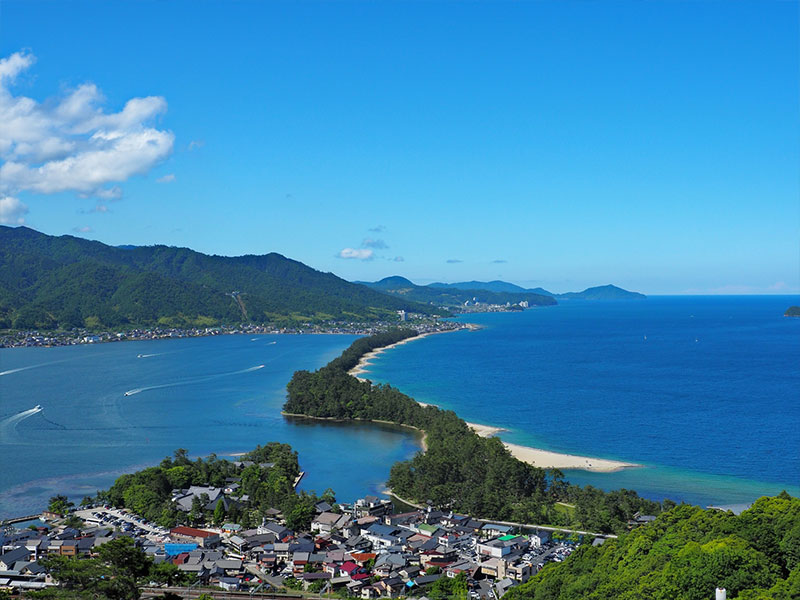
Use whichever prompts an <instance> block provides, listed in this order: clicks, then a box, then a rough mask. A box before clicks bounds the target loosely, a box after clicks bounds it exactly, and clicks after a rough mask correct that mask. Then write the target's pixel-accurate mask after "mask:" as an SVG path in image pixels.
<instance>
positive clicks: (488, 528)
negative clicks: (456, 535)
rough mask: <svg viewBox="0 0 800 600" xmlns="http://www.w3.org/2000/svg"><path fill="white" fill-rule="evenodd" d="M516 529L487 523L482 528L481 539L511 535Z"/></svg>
mask: <svg viewBox="0 0 800 600" xmlns="http://www.w3.org/2000/svg"><path fill="white" fill-rule="evenodd" d="M512 529H514V528H513V527H512V526H511V525H499V524H497V523H486V524H485V525H484V526H483V527H481V531H480V533H481V537H489V538H491V537H497V536H499V535H506V534H509V533H511V530H512Z"/></svg>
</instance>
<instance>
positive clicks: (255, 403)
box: [0, 335, 419, 518]
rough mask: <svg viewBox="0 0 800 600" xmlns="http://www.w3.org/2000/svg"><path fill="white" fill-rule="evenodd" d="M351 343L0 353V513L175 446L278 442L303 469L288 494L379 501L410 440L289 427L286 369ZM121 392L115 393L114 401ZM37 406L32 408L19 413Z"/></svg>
mask: <svg viewBox="0 0 800 600" xmlns="http://www.w3.org/2000/svg"><path fill="white" fill-rule="evenodd" d="M356 337H357V336H352V335H261V336H245V335H225V336H218V337H206V338H185V339H171V340H153V341H142V342H120V343H107V344H97V345H81V346H71V347H57V348H9V349H2V350H0V518H6V517H13V516H23V515H26V514H32V513H34V512H37V511H40V510H42V508H44V507H45V506H46V504H47V500H48V498H49V497H50V496H52V495H54V494H57V493H66V494H68V495H69V496H70V497H71V498H72V499H74V500H77V501H79V500H80V499H81V498H82V497H83V496H85V495H90V496H92V495H94V493H95V492H96V491H97V490H98V489H104V488H107V487H108V486H110V485H111V483H113V481H114V479H115V478H116V477H117V476H118V475H120V474H122V473H126V472H131V471H133V470H136V469H140V468H144V467H146V466H152V465H156V464H158V463H159V462H160V461H161V460H162V459H163V458H164V457H165V456H169V455H171V454H172V453H173V451H174V450H176V449H177V448H186V449H187V450H188V451H189V453H190V455H191V456H207V455H209V454H211V453H217V454H218V455H220V456H224V455H230V454H234V453H239V452H245V451H248V450H251V449H252V448H254V447H255V446H256V445H257V444H265V443H267V442H270V441H278V442H285V443H289V444H291V445H292V447H293V448H294V449H295V450H297V451H298V452H299V455H300V465H301V468H302V469H303V470H305V472H306V475H305V477H304V478H303V480H302V482H301V484H300V489H306V490H315V491H317V492H319V493H321V492H323V491H324V490H325V489H326V488H328V487H331V488H333V489H334V491H335V492H336V494H337V497H338V498H339V499H340V500H342V501H352V500H354V499H356V498H358V497H361V496H363V495H364V494H367V493H373V494H374V493H379V492H380V491H382V490H383V489H384V483H385V481H386V479H387V477H388V474H389V468H390V467H391V465H392V464H393V463H394V462H395V461H397V460H402V459H405V458H408V457H410V456H412V455H413V454H414V453H415V452H416V451H417V450H418V449H419V446H418V440H417V438H416V437H415V436H414V435H413V434H412V433H409V432H408V431H407V430H400V429H395V428H392V427H380V426H377V427H376V426H375V425H371V424H363V423H354V424H335V423H324V422H313V421H312V422H309V421H297V420H292V421H289V420H287V419H285V418H284V417H283V416H282V415H281V414H280V411H281V407H282V405H283V402H284V400H285V393H286V383H287V382H288V381H289V379H290V378H291V376H292V373H293V372H294V371H295V370H297V369H316V368H318V367H320V366H322V365H324V364H326V363H327V362H328V361H330V360H331V359H333V358H335V357H336V356H338V355H339V354H340V353H341V352H342V350H344V349H345V348H346V347H347V346H348V345H350V344H351V343H352V341H353V340H354V339H356ZM126 392H127V393H128V395H125V394H126ZM36 405H41V408H42V410H41V411H39V412H32V411H33V409H34V408H35V407H36Z"/></svg>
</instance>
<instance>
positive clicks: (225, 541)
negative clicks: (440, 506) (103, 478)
mask: <svg viewBox="0 0 800 600" xmlns="http://www.w3.org/2000/svg"><path fill="white" fill-rule="evenodd" d="M227 485H228V487H226V488H224V489H221V488H214V487H209V486H192V487H190V488H188V489H184V490H174V491H173V493H172V502H173V503H174V505H175V507H176V508H177V509H178V510H183V511H188V510H190V509H191V507H192V505H193V503H196V499H198V498H202V499H203V501H205V500H206V499H207V500H208V504H207V506H206V508H207V509H213V508H214V507H216V505H217V504H219V503H223V504H224V503H227V502H231V501H233V496H232V495H231V494H232V493H234V492H235V488H236V486H237V484H236V482H230V483H228V484H227ZM267 512H268V515H269V516H268V517H267V518H264V520H263V521H262V524H261V525H260V526H259V527H257V528H255V529H249V530H243V529H242V527H241V526H240V525H237V524H234V523H225V524H223V525H222V526H221V527H210V526H202V527H199V528H195V527H185V526H179V527H173V528H172V529H166V528H163V527H159V526H157V525H155V524H152V523H148V522H147V521H145V520H144V519H142V518H141V517H139V516H137V515H135V514H132V513H131V512H129V511H127V510H125V509H116V508H113V507H111V506H108V505H90V506H83V507H81V508H80V509H77V510H73V511H71V512H70V513H69V514H68V515H67V514H54V513H50V512H45V513H43V514H42V516H41V519H42V520H43V521H44V523H45V525H44V526H36V525H35V524H34V525H30V526H29V527H28V528H25V529H20V528H12V527H10V526H6V527H5V528H4V530H3V532H2V536H1V537H0V543H1V545H2V554H0V589H3V588H5V589H6V590H8V591H12V592H22V593H24V592H25V591H29V590H36V589H43V588H47V587H50V586H56V585H58V582H56V581H54V580H53V578H52V577H51V576H50V575H49V574H48V573H47V571H46V569H45V568H44V567H43V566H42V565H41V564H39V563H38V562H37V561H38V560H39V559H41V557H43V556H52V555H60V556H70V557H76V558H78V559H80V558H82V557H92V556H97V553H98V549H99V548H100V547H101V546H102V545H103V544H106V543H108V542H110V541H111V540H113V539H115V538H119V537H128V538H131V539H132V540H133V541H134V543H135V545H136V546H137V547H138V548H140V549H141V550H143V551H144V552H145V553H146V554H147V555H149V556H150V557H151V558H152V560H153V561H154V563H155V564H158V563H162V562H169V563H172V564H173V565H176V566H177V568H178V570H179V571H181V572H183V573H184V574H190V575H191V577H189V579H190V580H192V581H193V587H195V589H196V590H197V589H201V588H202V589H216V590H225V591H233V590H237V591H239V590H247V591H250V592H252V593H256V592H257V591H258V592H261V593H275V592H278V591H281V592H286V591H287V590H298V591H299V590H304V591H306V592H312V593H318V594H321V593H328V594H337V595H339V596H347V597H356V598H364V599H369V598H379V597H381V598H397V597H412V596H413V597H424V596H425V594H426V593H427V592H428V591H429V590H431V589H432V588H434V586H436V585H437V584H436V582H437V581H438V580H439V579H441V578H445V577H446V578H457V577H460V578H461V580H462V581H464V582H466V585H467V589H468V590H469V591H468V594H469V596H470V597H471V598H474V599H475V600H478V599H483V600H497V599H498V598H500V597H502V596H503V595H504V594H505V592H506V591H507V590H508V589H509V588H511V587H513V586H516V585H518V584H520V583H522V582H525V581H526V580H527V579H528V578H529V577H531V576H532V575H534V574H536V573H537V572H538V570H539V569H541V568H542V566H543V565H544V564H545V563H547V562H550V561H561V560H563V559H564V558H565V557H566V556H567V555H568V554H570V553H571V552H572V551H573V550H574V549H575V547H576V546H577V545H579V544H580V543H581V541H584V542H586V541H588V540H581V539H580V538H577V537H574V536H573V537H571V538H567V537H566V535H568V534H566V533H565V534H563V535H564V536H565V537H563V538H562V537H559V535H558V534H557V533H556V532H545V531H541V530H533V531H527V532H525V533H522V532H520V531H519V530H517V529H515V528H513V527H512V526H510V525H505V524H499V523H491V522H486V521H481V520H476V519H473V518H471V517H469V516H467V515H459V514H453V513H452V512H444V511H441V510H434V509H432V508H431V507H427V508H425V509H422V508H418V509H414V510H411V511H410V512H397V511H396V510H395V509H394V506H393V504H392V502H391V501H389V500H383V499H379V498H377V497H375V496H367V497H365V498H362V499H360V500H358V501H356V502H355V503H353V504H340V505H333V506H331V505H330V504H328V503H327V502H324V501H321V502H319V503H317V504H316V506H315V516H314V517H313V519H312V521H311V527H310V530H309V531H292V530H290V529H289V528H287V527H286V525H285V523H286V522H285V520H284V519H283V518H282V515H281V513H280V512H279V511H278V510H276V509H271V510H269V511H267ZM64 517H67V518H66V519H65V518H64ZM76 518H77V519H76ZM65 521H66V522H65ZM81 523H82V524H81ZM604 541H605V539H604V538H602V537H597V538H593V539H592V542H591V543H593V544H601V543H603V542H604ZM443 583H444V582H443ZM150 585H151V586H154V587H155V586H156V585H157V584H156V583H155V582H152V583H151V584H150ZM439 585H440V586H441V584H439ZM154 591H157V590H154ZM295 593H297V592H295Z"/></svg>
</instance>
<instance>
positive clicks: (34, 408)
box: [33, 404, 42, 410]
mask: <svg viewBox="0 0 800 600" xmlns="http://www.w3.org/2000/svg"><path fill="white" fill-rule="evenodd" d="M33 410H42V405H41V404H37V405H36V406H34V407H33Z"/></svg>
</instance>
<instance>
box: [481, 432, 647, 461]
mask: <svg viewBox="0 0 800 600" xmlns="http://www.w3.org/2000/svg"><path fill="white" fill-rule="evenodd" d="M467 425H469V426H470V427H471V428H472V429H473V431H475V433H477V434H478V435H479V436H481V437H491V436H493V435H497V434H498V433H500V432H503V431H508V430H507V429H503V428H502V427H492V426H490V425H479V424H477V423H467ZM503 445H504V446H505V447H506V448H508V451H509V452H511V455H512V456H513V457H515V458H517V459H519V460H521V461H523V462H526V463H528V464H531V465H533V466H534V467H539V468H542V469H583V470H584V471H594V472H596V473H613V472H614V471H619V470H621V469H627V468H631V467H639V466H641V465H637V464H634V463H626V462H622V461H618V460H608V459H605V458H592V457H589V456H576V455H574V454H562V453H560V452H551V451H549V450H542V449H540V448H530V447H528V446H520V445H519V444H511V443H509V442H503Z"/></svg>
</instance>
